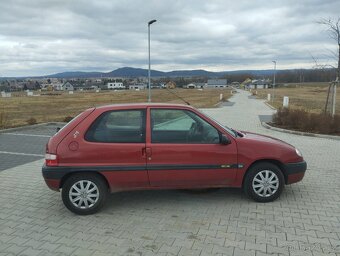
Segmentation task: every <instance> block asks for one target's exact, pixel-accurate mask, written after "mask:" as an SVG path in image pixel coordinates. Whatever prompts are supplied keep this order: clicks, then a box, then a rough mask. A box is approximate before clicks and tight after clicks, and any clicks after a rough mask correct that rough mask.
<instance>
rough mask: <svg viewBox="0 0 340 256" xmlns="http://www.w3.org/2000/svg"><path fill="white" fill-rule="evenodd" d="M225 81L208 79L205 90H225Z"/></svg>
mask: <svg viewBox="0 0 340 256" xmlns="http://www.w3.org/2000/svg"><path fill="white" fill-rule="evenodd" d="M227 86H228V85H227V79H208V83H207V85H206V86H205V87H206V88H225V87H227Z"/></svg>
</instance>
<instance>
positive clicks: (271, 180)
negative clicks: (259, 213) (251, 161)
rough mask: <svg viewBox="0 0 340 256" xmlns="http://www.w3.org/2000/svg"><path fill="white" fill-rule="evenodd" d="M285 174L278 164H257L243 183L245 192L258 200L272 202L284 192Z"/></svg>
mask: <svg viewBox="0 0 340 256" xmlns="http://www.w3.org/2000/svg"><path fill="white" fill-rule="evenodd" d="M284 181H285V180H284V176H283V174H282V171H281V170H280V168H279V167H278V166H276V165H275V164H272V163H268V162H262V163H258V164H255V165H254V166H252V167H251V169H250V170H249V172H248V173H247V174H246V177H245V179H244V183H243V190H244V192H245V194H246V195H247V196H248V197H249V198H251V199H253V200H254V201H256V202H262V203H267V202H272V201H274V200H276V199H277V198H278V197H279V196H280V195H281V193H282V190H283V188H284Z"/></svg>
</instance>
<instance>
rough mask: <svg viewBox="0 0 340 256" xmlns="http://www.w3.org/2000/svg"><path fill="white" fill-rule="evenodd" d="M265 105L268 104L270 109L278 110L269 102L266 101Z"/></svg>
mask: <svg viewBox="0 0 340 256" xmlns="http://www.w3.org/2000/svg"><path fill="white" fill-rule="evenodd" d="M264 104H266V105H267V106H268V107H270V108H271V109H273V110H276V108H274V107H273V106H272V105H270V104H269V103H268V101H265V102H264Z"/></svg>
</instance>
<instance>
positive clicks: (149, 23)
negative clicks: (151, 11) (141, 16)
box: [148, 20, 157, 26]
mask: <svg viewBox="0 0 340 256" xmlns="http://www.w3.org/2000/svg"><path fill="white" fill-rule="evenodd" d="M156 21H157V20H150V21H149V22H148V25H149V26H150V25H151V24H152V23H155V22H156Z"/></svg>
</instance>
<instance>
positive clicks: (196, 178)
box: [147, 108, 237, 187]
mask: <svg viewBox="0 0 340 256" xmlns="http://www.w3.org/2000/svg"><path fill="white" fill-rule="evenodd" d="M148 115H149V122H150V126H149V127H150V136H149V140H148V141H147V149H148V157H147V170H148V175H149V180H150V185H151V186H154V187H204V186H210V185H228V184H230V183H232V182H233V181H234V179H235V176H236V170H237V149H236V143H235V141H234V140H233V139H232V138H231V143H230V144H228V145H222V144H221V143H220V135H221V133H220V131H218V130H217V129H216V128H215V127H214V126H212V125H211V124H210V123H208V122H207V121H205V120H204V119H203V118H201V117H200V116H199V115H198V114H196V113H194V112H192V111H190V110H182V109H166V108H149V109H148ZM230 137H231V136H230Z"/></svg>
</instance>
